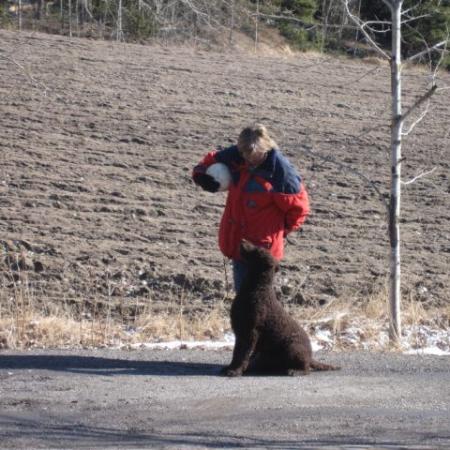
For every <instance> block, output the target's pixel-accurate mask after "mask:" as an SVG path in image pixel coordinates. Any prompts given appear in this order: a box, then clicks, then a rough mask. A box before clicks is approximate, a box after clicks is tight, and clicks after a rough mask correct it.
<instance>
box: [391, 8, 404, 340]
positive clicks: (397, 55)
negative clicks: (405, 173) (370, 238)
mask: <svg viewBox="0 0 450 450" xmlns="http://www.w3.org/2000/svg"><path fill="white" fill-rule="evenodd" d="M402 4H403V0H392V6H391V13H392V57H391V89H392V128H391V194H390V208H389V239H390V244H391V254H390V285H389V303H390V323H389V338H390V341H391V342H392V343H394V344H396V343H398V342H399V340H400V336H401V323H400V300H401V294H400V227H399V218H400V175H401V159H402V154H401V150H402V149H401V145H402V128H403V118H402V86H401V12H402Z"/></svg>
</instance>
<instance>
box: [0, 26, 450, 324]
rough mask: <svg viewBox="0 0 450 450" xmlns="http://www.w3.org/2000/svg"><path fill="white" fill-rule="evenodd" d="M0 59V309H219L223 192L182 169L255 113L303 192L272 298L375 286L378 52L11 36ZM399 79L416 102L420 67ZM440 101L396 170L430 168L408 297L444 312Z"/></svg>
mask: <svg viewBox="0 0 450 450" xmlns="http://www.w3.org/2000/svg"><path fill="white" fill-rule="evenodd" d="M0 61H1V63H0V79H1V83H0V99H1V104H2V116H1V120H0V136H1V138H0V157H1V165H0V181H1V182H0V206H1V208H0V214H1V217H0V237H1V243H2V247H1V251H2V255H1V264H2V266H1V267H2V280H1V283H2V289H1V297H0V301H1V302H2V304H3V305H5V304H7V303H8V302H9V301H10V299H11V298H12V297H13V296H16V297H17V293H18V291H20V292H22V294H23V293H24V292H26V294H27V296H28V297H27V298H28V299H30V298H32V301H33V302H35V303H36V304H42V305H44V306H45V308H46V309H45V310H46V311H47V312H52V311H58V310H59V309H61V308H62V307H61V305H64V307H63V308H62V310H64V311H66V309H67V308H68V307H74V309H75V311H76V312H77V313H82V314H92V312H93V311H94V312H97V313H98V312H100V311H101V310H102V309H104V308H105V306H107V307H108V311H109V308H112V312H122V313H123V314H125V315H126V316H128V315H133V314H134V312H135V311H136V309H138V310H140V311H141V310H143V309H145V310H152V309H160V310H161V309H167V310H174V311H177V310H179V308H180V305H181V304H183V307H184V309H185V310H186V311H188V312H196V311H204V310H205V309H208V308H212V307H214V305H215V304H217V302H219V301H222V299H223V297H224V296H225V295H226V287H225V280H226V278H225V275H224V261H223V258H222V256H221V254H220V252H219V250H218V247H217V243H216V234H217V227H218V222H219V219H220V214H221V211H222V208H223V205H224V201H225V196H224V194H215V195H212V194H208V193H204V192H202V191H200V190H199V189H198V188H196V187H195V186H194V185H193V183H192V182H191V180H190V172H191V169H192V167H193V166H194V165H195V164H196V163H197V161H198V160H199V159H200V158H201V157H202V155H203V154H204V153H205V152H206V151H209V150H211V149H213V148H214V147H215V146H217V145H228V144H230V143H232V142H234V140H235V139H236V137H237V135H238V133H239V131H240V129H241V128H242V126H243V125H246V124H247V123H249V122H253V121H260V122H263V123H265V124H266V125H267V126H268V128H269V129H270V130H271V131H272V132H273V135H274V137H275V139H276V140H277V142H278V143H279V145H280V147H281V148H282V149H283V150H284V151H285V153H286V154H287V155H288V156H289V158H290V159H291V161H292V162H294V164H295V165H296V166H297V167H298V168H299V170H300V172H301V174H302V175H303V177H304V181H305V184H306V186H307V189H308V191H309V193H310V197H311V202H312V214H311V216H310V218H309V220H308V221H307V223H306V224H305V226H304V228H303V231H302V232H301V233H297V234H295V235H293V236H291V237H290V238H289V244H288V246H287V249H286V258H285V260H284V261H283V264H282V270H281V272H280V276H279V282H280V284H282V291H283V301H284V302H285V303H286V304H289V305H291V307H292V308H296V307H297V305H300V306H308V305H312V306H318V305H326V304H329V303H330V302H331V301H337V300H338V301H339V300H342V301H343V302H344V303H345V302H348V303H354V302H357V301H362V302H365V301H368V299H369V298H371V297H373V296H381V295H382V294H383V292H384V291H385V289H386V282H387V273H388V253H389V244H388V238H387V227H386V210H385V206H384V204H383V202H382V201H381V200H380V199H379V196H378V194H377V192H376V190H375V189H374V188H373V186H376V187H377V189H378V190H379V191H380V192H381V193H383V194H384V195H385V196H387V194H388V189H389V172H390V163H389V111H390V96H389V92H390V84H389V67H388V66H387V65H384V64H381V63H379V62H375V63H374V62H372V63H371V64H369V63H364V62H361V61H351V60H347V59H336V58H333V57H330V56H322V55H316V54H295V55H291V56H274V55H271V56H266V55H261V54H259V55H255V54H250V53H213V52H201V51H195V49H192V48H163V47H148V46H139V45H131V44H117V43H111V42H101V41H89V40H82V39H72V40H69V39H68V38H64V37H59V36H47V35H43V34H31V33H21V34H20V33H15V32H8V31H0ZM442 77H444V78H443V79H441V80H440V81H439V84H440V85H441V86H447V87H448V86H449V85H450V77H449V75H448V74H443V75H442ZM404 80H405V85H404V89H405V102H406V103H407V104H412V103H413V102H414V100H415V99H416V98H417V97H418V96H419V95H421V94H422V93H423V92H425V89H426V86H427V82H428V78H427V73H426V72H425V71H423V70H413V71H411V70H409V71H407V72H406V75H405V78H404ZM449 99H450V91H449V90H444V91H441V92H439V93H438V94H437V95H435V96H434V97H433V98H432V101H431V105H430V111H429V113H428V115H427V116H426V117H425V119H424V120H423V121H422V122H421V123H420V124H419V125H418V126H417V128H416V129H415V130H414V132H413V133H412V134H411V135H410V136H409V137H408V138H407V140H406V141H405V145H404V156H405V160H404V163H403V174H404V178H405V180H409V179H412V178H414V177H415V176H416V175H418V174H420V173H422V172H427V171H430V170H432V169H434V171H433V172H432V173H431V174H429V175H427V176H426V177H423V178H420V179H419V180H417V181H416V182H415V183H412V184H409V185H406V186H404V190H403V198H402V211H403V216H402V217H403V223H402V238H403V249H402V251H403V290H404V296H405V298H407V299H413V300H417V301H420V302H422V303H423V304H425V305H428V306H430V305H432V306H440V307H446V308H448V300H449V293H450V289H449V283H448V281H449V280H448V270H449V269H448V267H449V263H450V240H449V230H450V229H449V222H450V196H449V192H450V181H449V168H450V110H449V104H450V102H449ZM304 146H308V147H311V148H313V149H314V151H315V152H316V153H317V154H318V155H320V156H314V155H312V154H311V153H309V152H308V151H307V150H305V147H304ZM322 157H331V158H332V159H334V160H335V161H337V162H338V163H339V164H335V163H333V162H330V161H325V160H324V159H323V158H322ZM356 172H358V173H360V174H363V175H364V176H365V177H368V178H369V179H370V182H371V184H368V183H367V182H366V181H364V179H363V178H362V177H360V176H358V174H356ZM227 273H228V275H227V277H228V281H230V280H231V270H230V268H228V270H227ZM380 298H381V297H380ZM3 308H4V310H5V306H3Z"/></svg>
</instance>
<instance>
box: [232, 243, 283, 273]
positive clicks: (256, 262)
mask: <svg viewBox="0 0 450 450" xmlns="http://www.w3.org/2000/svg"><path fill="white" fill-rule="evenodd" d="M239 250H240V254H241V258H242V260H243V261H244V262H245V263H246V264H248V266H249V267H250V268H256V269H259V270H267V269H272V268H273V269H274V270H277V269H278V262H277V260H276V259H275V258H274V257H273V256H272V255H271V254H270V253H269V252H268V251H267V250H266V249H264V248H261V247H257V246H256V245H254V244H252V243H251V242H249V241H247V240H245V239H242V241H241V245H240V249H239Z"/></svg>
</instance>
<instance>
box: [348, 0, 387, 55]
mask: <svg viewBox="0 0 450 450" xmlns="http://www.w3.org/2000/svg"><path fill="white" fill-rule="evenodd" d="M348 1H349V0H342V2H343V4H344V7H345V10H346V12H347V15H348V17H350V19H351V20H352V21H353V22H354V23H355V24H356V25H357V26H358V27H359V29H360V30H361V32H362V33H363V34H364V37H365V38H366V39H367V40H368V41H369V43H370V44H371V45H372V47H373V48H374V49H375V50H376V51H377V52H378V53H379V54H380V55H381V56H382V57H383V58H386V59H390V57H389V55H388V54H387V53H386V52H385V51H384V50H383V49H382V48H381V47H380V46H379V45H378V44H377V43H376V42H375V41H374V40H373V39H372V37H371V36H370V34H369V33H368V32H367V30H366V29H365V24H364V22H363V21H362V20H361V19H360V18H359V17H357V16H355V15H354V14H352V13H351V11H350V8H349V6H348ZM383 1H385V0H383Z"/></svg>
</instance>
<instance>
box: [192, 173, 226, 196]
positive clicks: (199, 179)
mask: <svg viewBox="0 0 450 450" xmlns="http://www.w3.org/2000/svg"><path fill="white" fill-rule="evenodd" d="M194 182H195V184H198V185H199V186H201V187H202V189H203V190H205V191H208V192H217V191H218V190H219V187H220V184H219V183H218V182H217V181H216V180H215V179H214V178H213V177H212V176H211V175H208V174H207V173H199V174H197V175H195V176H194Z"/></svg>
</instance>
